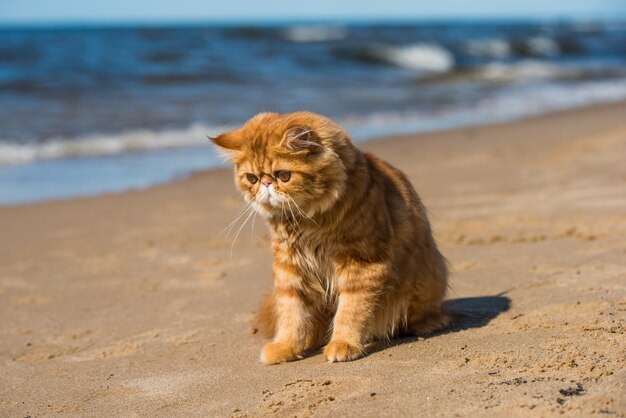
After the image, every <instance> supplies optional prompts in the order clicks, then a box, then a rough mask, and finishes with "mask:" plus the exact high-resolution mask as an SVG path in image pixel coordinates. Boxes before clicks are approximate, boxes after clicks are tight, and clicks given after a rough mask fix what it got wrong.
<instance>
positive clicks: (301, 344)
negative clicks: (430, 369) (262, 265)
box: [211, 112, 450, 364]
mask: <svg viewBox="0 0 626 418" xmlns="http://www.w3.org/2000/svg"><path fill="white" fill-rule="evenodd" d="M211 139H212V141H213V142H214V143H215V144H216V145H217V146H218V147H220V148H221V149H222V150H223V151H225V152H226V153H227V155H228V156H229V158H230V161H231V162H232V163H233V164H234V166H235V183H236V185H237V187H238V188H239V190H241V192H242V193H243V195H244V197H245V199H246V201H247V202H248V203H249V204H251V205H253V206H254V208H255V209H256V211H258V212H259V213H261V214H262V215H264V217H265V218H266V219H267V221H268V223H269V226H270V229H271V233H272V251H273V256H274V260H273V275H274V289H273V291H272V293H271V294H270V296H269V297H268V298H267V300H266V301H265V303H264V304H263V306H262V307H261V309H260V311H259V312H258V314H257V316H256V322H257V325H258V327H259V329H260V330H261V331H262V332H263V333H264V335H265V336H267V337H269V338H271V339H272V340H271V342H269V343H267V344H266V345H265V346H264V348H263V350H262V352H261V361H262V362H264V363H268V364H274V363H281V362H286V361H291V360H295V359H298V358H302V357H303V356H304V355H305V354H307V353H310V352H311V351H313V350H315V349H317V348H319V347H321V346H322V345H324V344H326V345H325V348H324V356H325V358H326V360H327V361H329V362H338V361H350V360H354V359H357V358H359V357H361V356H363V355H364V354H365V348H366V345H367V344H368V343H369V342H371V341H373V340H375V339H379V338H385V337H392V336H394V335H398V334H406V333H409V334H417V335H423V334H428V333H431V332H433V331H436V330H438V329H441V328H443V327H445V326H447V324H448V323H449V320H450V318H449V316H448V314H447V313H446V312H445V311H444V309H443V307H442V301H443V298H444V296H445V293H446V288H447V278H448V272H447V267H446V261H445V259H444V257H443V256H442V255H441V253H440V252H439V250H438V249H437V245H436V244H435V240H434V239H433V235H432V232H431V228H430V224H429V222H428V219H427V216H426V210H425V208H424V205H423V204H422V202H421V201H420V199H419V197H418V195H417V193H416V192H415V190H414V189H413V187H412V186H411V184H410V182H409V181H408V179H407V178H406V177H405V175H404V174H403V173H402V172H401V171H399V170H398V169H396V168H394V167H392V166H391V165H389V164H388V163H386V162H385V161H382V160H380V159H378V158H376V157H375V156H373V155H370V154H368V153H364V152H362V151H360V150H359V149H358V148H356V147H355V146H354V144H353V143H352V141H351V140H350V138H349V136H348V134H347V133H346V132H345V131H343V130H342V129H341V128H340V127H339V126H338V125H337V124H335V123H334V122H333V121H331V120H330V119H328V118H326V117H323V116H320V115H317V114H314V113H310V112H296V113H290V114H284V115H280V114H276V113H261V114H259V115H257V116H255V117H254V118H252V119H251V120H249V121H248V122H247V123H246V124H245V125H244V126H243V127H242V128H240V129H237V130H234V131H232V132H228V133H225V134H222V135H219V136H218V137H216V138H211Z"/></svg>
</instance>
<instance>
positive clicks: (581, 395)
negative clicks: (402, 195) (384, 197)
mask: <svg viewBox="0 0 626 418" xmlns="http://www.w3.org/2000/svg"><path fill="white" fill-rule="evenodd" d="M624 114H626V102H620V103H615V104H609V105H599V106H592V107H588V108H582V109H575V110H570V111H564V112H557V113H552V114H547V115H540V116H536V117H532V118H528V119H524V120H518V121H513V122H505V123H498V124H493V125H482V126H473V127H467V128H461V129H454V130H450V131H442V132H431V133H425V134H418V135H402V136H396V137H392V138H388V139H384V140H376V141H370V142H367V143H363V144H359V145H360V147H361V148H363V149H364V150H366V151H370V152H373V153H375V154H376V155H377V156H379V157H381V158H383V159H385V160H387V161H389V162H390V163H392V164H393V165H394V166H396V167H397V168H399V169H401V170H402V171H403V172H404V173H405V174H406V175H407V177H408V178H409V179H410V181H411V182H412V184H413V185H414V186H415V188H416V190H417V191H418V193H419V194H420V196H421V198H422V200H423V201H424V203H425V205H426V207H427V208H428V210H429V217H430V220H431V223H432V226H433V230H434V233H435V237H436V239H437V241H438V243H439V246H440V248H441V250H442V252H443V253H444V255H445V256H446V257H447V258H448V259H449V261H450V263H451V266H452V271H453V274H452V277H451V281H450V289H451V290H450V292H449V294H448V302H447V303H448V304H449V306H450V307H451V308H452V309H454V310H455V312H456V313H457V314H458V322H457V323H456V324H455V326H454V327H453V328H452V329H450V330H447V331H445V332H442V333H440V334H438V335H434V336H431V337H428V338H426V339H417V338H411V337H407V338H400V339H395V340H393V341H391V342H388V343H378V344H376V345H374V346H372V347H371V349H370V352H369V355H368V356H367V357H365V358H363V359H360V360H357V361H354V362H351V363H346V364H327V363H325V362H324V361H323V359H322V356H321V354H320V353H312V355H311V356H310V357H307V358H305V359H303V360H301V361H297V362H293V363H289V364H284V365H279V366H263V365H261V364H259V362H258V354H259V351H260V349H261V347H262V344H263V341H262V340H261V339H260V338H259V337H258V336H257V335H253V334H251V333H250V330H249V326H250V325H249V321H250V319H251V317H252V313H253V312H254V311H255V310H256V309H257V308H258V306H259V303H260V301H261V299H262V296H263V295H264V294H265V292H267V291H268V290H269V289H270V288H271V283H272V279H271V253H270V243H269V235H268V231H267V228H266V227H265V225H263V222H262V221H261V220H260V218H257V219H256V223H255V224H254V229H250V227H251V225H247V226H246V227H245V228H244V229H243V230H242V232H241V233H240V234H238V236H237V237H236V239H235V240H234V239H233V238H234V237H235V235H237V228H238V226H237V227H235V228H234V229H233V230H232V231H230V233H229V231H227V230H225V228H226V227H227V225H229V223H230V222H231V220H233V219H234V216H235V214H236V213H237V211H238V210H239V208H240V207H241V200H240V198H239V196H238V193H237V192H236V190H235V186H234V184H233V179H232V173H231V171H230V170H229V169H214V170H207V171H202V172H200V173H196V174H193V175H192V176H190V177H189V178H187V179H184V180H179V181H175V182H170V183H167V184H162V185H157V186H153V187H150V188H148V189H144V190H139V191H126V192H122V193H115V194H107V195H100V196H92V197H83V198H73V199H69V200H58V201H48V202H40V203H35V204H29V205H22V206H11V207H0V230H2V231H3V234H2V235H1V236H0V319H2V320H1V321H0V411H1V414H0V415H10V416H14V415H15V416H17V415H22V416H27V415H32V416H39V415H52V414H63V415H71V416H85V415H89V416H110V415H132V414H138V415H166V416H182V415H185V416H189V415H201V416H234V417H247V416H265V415H278V416H294V415H295V416H335V415H358V416H414V415H416V414H421V415H428V416H477V415H483V414H489V415H490V416H496V417H499V416H502V417H505V416H506V417H509V416H512V415H513V416H556V415H559V414H563V413H566V414H568V416H580V417H587V416H593V415H596V414H597V415H599V416H603V415H604V414H606V413H615V414H617V415H619V414H620V413H621V412H620V411H625V410H626V396H625V395H624V393H625V392H624V382H625V381H626V366H625V365H624V362H623V346H624V334H625V333H626V329H625V328H624V323H625V322H626V304H625V303H626V302H625V301H626V263H625V262H624V254H626V247H625V246H624V239H623V237H624V236H626V214H624V207H626V193H625V192H626V186H624V179H626V166H625V165H624V161H623V156H624V155H626V154H625V153H626V120H624V117H623V115H624Z"/></svg>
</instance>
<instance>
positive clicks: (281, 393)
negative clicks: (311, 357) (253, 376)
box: [233, 379, 345, 417]
mask: <svg viewBox="0 0 626 418" xmlns="http://www.w3.org/2000/svg"><path fill="white" fill-rule="evenodd" d="M337 384H338V383H337V382H336V381H333V380H330V379H323V380H311V379H297V380H294V381H292V382H289V383H286V384H285V385H283V387H281V388H279V389H277V390H269V389H265V390H263V391H262V392H261V395H262V396H263V399H262V401H261V403H260V404H259V406H258V407H257V408H256V410H255V411H252V412H240V411H235V412H234V413H233V416H234V417H245V416H264V415H271V414H280V415H281V416H296V417H310V416H312V415H314V414H315V411H316V410H317V409H318V408H320V407H323V406H325V405H329V404H332V403H333V402H334V401H335V393H336V392H337V390H336V386H337ZM342 389H345V387H343V386H342Z"/></svg>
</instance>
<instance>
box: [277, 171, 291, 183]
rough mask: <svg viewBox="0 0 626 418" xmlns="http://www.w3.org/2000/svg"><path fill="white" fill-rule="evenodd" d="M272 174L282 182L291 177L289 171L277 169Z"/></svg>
mask: <svg viewBox="0 0 626 418" xmlns="http://www.w3.org/2000/svg"><path fill="white" fill-rule="evenodd" d="M274 174H275V175H276V178H277V179H278V180H280V181H282V182H283V183H286V182H288V181H289V179H290V178H291V171H286V170H279V171H277V172H276V173H274Z"/></svg>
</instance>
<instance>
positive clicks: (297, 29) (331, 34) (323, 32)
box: [283, 25, 348, 42]
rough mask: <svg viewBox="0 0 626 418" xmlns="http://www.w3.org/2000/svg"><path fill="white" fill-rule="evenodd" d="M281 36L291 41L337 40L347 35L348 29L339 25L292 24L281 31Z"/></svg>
mask: <svg viewBox="0 0 626 418" xmlns="http://www.w3.org/2000/svg"><path fill="white" fill-rule="evenodd" d="M283 36H284V37H285V39H287V40H288V41H291V42H324V41H339V40H341V39H345V38H346V37H347V36H348V31H347V30H346V29H345V28H342V27H340V26H317V25H315V26H292V27H289V28H287V29H285V30H284V31H283Z"/></svg>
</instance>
